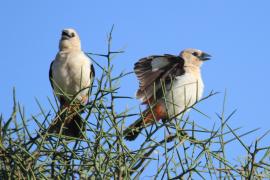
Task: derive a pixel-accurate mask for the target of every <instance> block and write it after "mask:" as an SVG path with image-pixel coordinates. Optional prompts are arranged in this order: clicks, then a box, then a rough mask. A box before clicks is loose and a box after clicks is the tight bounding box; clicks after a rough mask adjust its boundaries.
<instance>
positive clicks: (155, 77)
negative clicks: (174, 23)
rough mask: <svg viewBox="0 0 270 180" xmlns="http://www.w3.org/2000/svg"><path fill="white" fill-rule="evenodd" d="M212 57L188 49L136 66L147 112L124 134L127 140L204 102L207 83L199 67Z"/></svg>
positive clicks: (142, 62)
mask: <svg viewBox="0 0 270 180" xmlns="http://www.w3.org/2000/svg"><path fill="white" fill-rule="evenodd" d="M210 57H211V56H210V55H208V54H207V53H205V52H202V51H200V50H197V49H186V50H184V51H182V52H181V53H180V55H179V56H174V55H169V54H165V55H160V56H149V57H146V58H142V59H140V60H139V61H138V62H137V63H135V67H134V71H135V74H136V76H137V78H138V80H139V89H138V91H137V94H136V97H137V98H138V99H140V100H141V101H142V103H143V104H146V105H147V109H146V110H145V111H144V112H143V113H142V117H141V118H140V119H138V120H137V121H135V122H134V123H133V124H131V125H130V126H129V127H128V128H127V129H126V130H125V131H124V136H125V139H126V140H129V141H132V140H134V139H135V138H136V137H137V136H138V135H139V133H140V131H141V130H142V129H143V128H146V127H148V126H149V125H152V124H154V123H155V121H159V120H162V121H164V122H165V121H166V120H169V119H170V118H172V117H174V116H177V115H178V114H179V113H181V112H183V111H184V110H186V109H187V108H188V107H190V106H192V105H193V104H194V103H195V102H196V101H198V100H199V99H201V97H202V94H203V88H204V84H203V81H202V77H201V71H200V67H201V65H202V63H203V62H204V61H206V60H209V59H210ZM150 107H151V108H150Z"/></svg>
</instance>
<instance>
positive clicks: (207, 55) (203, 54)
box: [200, 52, 212, 61]
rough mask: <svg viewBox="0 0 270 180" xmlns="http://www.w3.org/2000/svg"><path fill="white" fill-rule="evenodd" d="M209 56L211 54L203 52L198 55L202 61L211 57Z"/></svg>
mask: <svg viewBox="0 0 270 180" xmlns="http://www.w3.org/2000/svg"><path fill="white" fill-rule="evenodd" d="M211 57H212V56H211V55H210V54H207V53H205V52H203V53H202V55H201V57H200V59H201V60H202V61H208V60H210V59H211Z"/></svg>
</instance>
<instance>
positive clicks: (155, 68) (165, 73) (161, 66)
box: [134, 54, 184, 103]
mask: <svg viewBox="0 0 270 180" xmlns="http://www.w3.org/2000/svg"><path fill="white" fill-rule="evenodd" d="M134 71H135V74H136V75H137V78H138V80H139V89H138V91H137V94H136V96H137V98H138V99H141V100H142V102H144V103H146V102H147V101H148V100H152V99H153V98H159V96H163V93H162V83H163V82H164V83H165V86H167V85H170V84H171V82H172V80H173V79H174V78H175V77H176V76H180V75H182V74H184V60H183V59H182V58H181V57H180V56H174V55H170V54H165V55H163V56H149V57H146V58H142V59H140V60H139V61H138V62H137V63H135V66H134ZM161 82H162V83H161Z"/></svg>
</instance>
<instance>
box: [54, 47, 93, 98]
mask: <svg viewBox="0 0 270 180" xmlns="http://www.w3.org/2000/svg"><path fill="white" fill-rule="evenodd" d="M57 56H58V57H57V58H56V60H55V61H54V63H53V66H52V73H53V78H54V79H53V80H54V84H55V93H56V94H63V92H64V93H65V94H66V95H68V96H71V97H72V96H73V95H75V94H76V93H78V92H79V91H80V90H81V89H84V88H86V87H89V86H90V83H91V81H90V71H91V68H90V67H91V64H90V61H89V58H88V57H87V56H85V55H84V53H83V52H81V53H78V52H76V53H67V54H65V53H63V52H60V53H59V54H58V55H57ZM60 89H61V90H60ZM62 91H63V92H62ZM88 91H89V89H85V90H83V91H82V92H80V93H79V94H78V96H77V97H76V98H77V99H78V100H80V99H82V98H83V97H86V96H87V93H88Z"/></svg>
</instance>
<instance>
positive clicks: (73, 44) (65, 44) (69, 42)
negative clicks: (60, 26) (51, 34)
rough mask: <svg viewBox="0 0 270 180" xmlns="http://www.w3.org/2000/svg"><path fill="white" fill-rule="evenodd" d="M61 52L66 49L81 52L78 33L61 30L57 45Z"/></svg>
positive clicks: (70, 30)
mask: <svg viewBox="0 0 270 180" xmlns="http://www.w3.org/2000/svg"><path fill="white" fill-rule="evenodd" d="M59 49H60V50H61V51H63V50H67V49H76V50H81V41H80V37H79V35H78V33H77V32H76V31H75V30H74V29H64V30H62V34H61V39H60V43H59Z"/></svg>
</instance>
